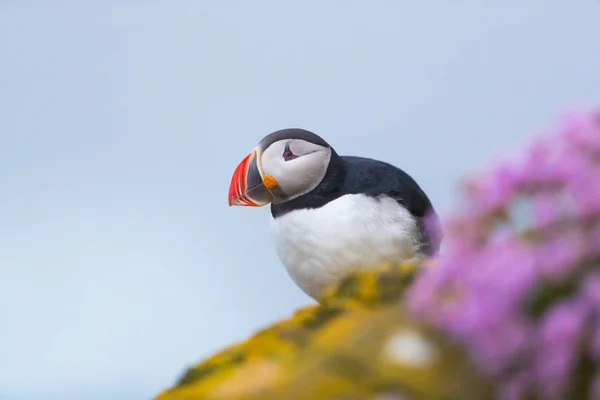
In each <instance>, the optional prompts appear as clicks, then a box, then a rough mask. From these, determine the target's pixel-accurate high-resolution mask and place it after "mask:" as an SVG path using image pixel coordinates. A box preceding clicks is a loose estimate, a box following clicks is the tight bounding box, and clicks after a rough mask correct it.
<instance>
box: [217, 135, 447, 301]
mask: <svg viewBox="0 0 600 400" xmlns="http://www.w3.org/2000/svg"><path fill="white" fill-rule="evenodd" d="M228 197H229V199H228V202H229V206H245V207H262V206H265V205H268V204H270V205H271V222H270V231H271V236H272V242H273V243H274V246H275V251H276V253H277V256H278V257H279V259H280V261H281V263H282V264H283V266H284V267H285V269H286V270H287V273H288V275H289V276H290V277H291V279H292V280H293V281H294V282H295V284H296V285H297V286H298V287H299V288H300V289H301V290H302V291H304V293H306V294H307V295H308V296H310V297H311V298H312V299H314V300H316V301H317V302H319V300H320V299H321V298H322V296H323V294H324V291H325V290H326V289H327V288H328V287H330V286H332V285H335V284H338V283H339V282H340V281H341V280H342V279H343V278H345V277H347V276H348V275H349V274H351V273H353V272H358V271H361V270H365V269H369V268H375V267H377V266H379V265H382V264H383V263H394V264H397V263H401V262H404V261H419V260H422V259H424V258H428V257H432V256H435V255H436V254H438V252H439V248H440V244H441V240H442V236H443V234H442V231H441V224H440V221H439V218H438V215H437V214H436V211H435V210H434V208H433V205H432V203H431V201H430V199H429V198H428V196H427V195H426V194H425V192H424V191H423V189H421V187H420V186H419V185H418V184H417V182H416V181H415V180H414V179H413V178H412V177H411V176H410V175H409V174H408V173H406V172H405V171H403V170H402V169H400V168H398V167H395V166H394V165H391V164H389V163H387V162H384V161H379V160H375V159H372V158H366V157H357V156H340V155H338V153H337V152H336V151H335V150H334V148H333V147H332V146H331V145H330V144H329V143H327V142H326V141H325V140H324V139H323V138H321V137H320V136H318V135H317V134H315V133H313V132H310V131H308V130H305V129H300V128H289V129H282V130H278V131H275V132H272V133H270V134H268V135H267V136H265V137H264V138H263V139H262V140H260V142H259V143H258V145H257V146H256V147H254V148H253V149H252V151H251V152H250V153H249V154H248V155H247V156H246V157H244V158H243V159H242V161H241V162H240V163H239V164H238V165H237V167H236V168H235V170H234V172H233V175H232V177H231V183H230V186H229V196H228Z"/></svg>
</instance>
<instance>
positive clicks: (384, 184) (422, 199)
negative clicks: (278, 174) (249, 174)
mask: <svg viewBox="0 0 600 400" xmlns="http://www.w3.org/2000/svg"><path fill="white" fill-rule="evenodd" d="M346 194H364V195H367V196H372V197H379V196H382V195H383V196H388V197H391V198H393V199H395V200H396V201H397V202H398V203H399V204H401V205H402V206H404V207H405V208H406V209H408V211H409V212H410V213H411V214H412V215H413V216H414V217H415V219H416V220H417V223H418V224H419V229H420V231H421V235H422V238H421V239H422V242H423V251H424V252H425V253H426V254H434V253H437V252H438V250H439V246H440V242H441V229H440V225H439V221H438V217H437V215H436V214H435V210H434V209H433V206H432V204H431V201H430V200H429V198H428V197H427V195H426V194H425V192H424V191H423V190H422V189H421V187H420V186H419V185H418V184H417V182H415V180H414V179H413V178H412V177H411V176H410V175H408V174H407V173H406V172H404V171H403V170H401V169H400V168H398V167H395V166H393V165H391V164H388V163H385V162H383V161H378V160H373V159H370V158H362V157H353V156H338V155H337V154H336V153H335V151H334V150H333V149H332V156H331V161H330V163H329V167H328V169H327V172H326V174H325V177H324V178H323V180H322V182H321V184H320V185H319V186H317V187H316V188H315V189H314V190H313V191H311V192H309V193H307V194H304V195H302V196H300V197H297V198H295V199H293V200H290V201H287V202H284V203H280V204H271V214H272V215H273V217H274V218H277V217H278V216H280V215H283V214H286V213H288V212H290V211H293V210H298V209H307V208H318V207H321V206H323V205H325V204H327V203H329V202H330V201H332V200H335V199H337V198H339V197H341V196H343V195H346ZM426 216H429V217H430V218H432V220H430V221H431V223H432V225H433V226H430V228H431V229H433V231H430V230H428V229H426V226H425V217H426Z"/></svg>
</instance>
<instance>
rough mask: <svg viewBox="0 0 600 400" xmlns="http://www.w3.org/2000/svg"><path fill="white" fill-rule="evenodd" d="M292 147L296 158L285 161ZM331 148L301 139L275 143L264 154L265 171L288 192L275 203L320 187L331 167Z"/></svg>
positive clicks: (262, 163)
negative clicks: (287, 152) (285, 155)
mask: <svg viewBox="0 0 600 400" xmlns="http://www.w3.org/2000/svg"><path fill="white" fill-rule="evenodd" d="M286 148H289V150H291V152H292V153H293V154H294V156H295V158H293V159H290V160H287V161H286V160H285V158H284V153H285V152H286ZM330 158H331V149H330V148H328V147H323V146H319V145H317V144H314V143H311V142H307V141H306V140H301V139H285V140H279V141H277V142H274V143H272V144H271V145H270V146H269V147H268V148H267V149H266V150H265V151H263V153H262V155H261V166H262V172H263V174H267V175H271V176H272V177H273V178H275V180H276V181H277V183H278V186H279V188H280V189H281V191H283V192H284V193H285V195H286V198H285V199H274V201H273V202H274V203H279V202H282V201H286V200H292V199H294V198H296V197H299V196H302V195H303V194H306V193H308V192H310V191H311V190H313V189H314V188H316V187H317V185H318V184H319V183H321V180H323V177H324V176H325V173H326V172H327V167H328V166H329V160H330Z"/></svg>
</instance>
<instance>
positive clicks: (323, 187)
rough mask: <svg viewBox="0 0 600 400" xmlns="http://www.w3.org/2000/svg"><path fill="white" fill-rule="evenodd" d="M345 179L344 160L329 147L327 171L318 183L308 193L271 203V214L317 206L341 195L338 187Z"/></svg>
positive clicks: (278, 214) (282, 213)
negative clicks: (329, 155)
mask: <svg viewBox="0 0 600 400" xmlns="http://www.w3.org/2000/svg"><path fill="white" fill-rule="evenodd" d="M345 179H346V164H345V163H344V160H343V159H342V158H341V157H340V156H339V155H338V154H337V153H336V152H335V150H333V149H331V158H330V160H329V166H328V167H327V172H326V173H325V176H324V177H323V180H322V181H321V183H319V185H318V186H317V187H316V188H314V189H313V190H311V191H310V192H308V193H305V194H303V195H302V196H298V197H296V198H295V199H293V200H288V201H286V202H283V203H279V204H271V215H272V216H273V218H277V217H279V216H281V215H284V214H286V213H289V212H290V211H294V210H301V209H306V208H318V207H321V206H324V205H325V204H327V203H329V202H330V201H332V200H335V199H337V198H338V197H340V196H341V195H342V193H341V191H340V189H341V187H342V185H343V183H344V180H345Z"/></svg>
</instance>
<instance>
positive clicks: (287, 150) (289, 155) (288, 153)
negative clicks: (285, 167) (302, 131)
mask: <svg viewBox="0 0 600 400" xmlns="http://www.w3.org/2000/svg"><path fill="white" fill-rule="evenodd" d="M294 158H296V155H295V154H294V153H293V152H292V150H290V146H289V145H288V144H286V145H285V150H284V151H283V159H284V160H285V161H289V160H293V159H294Z"/></svg>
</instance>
